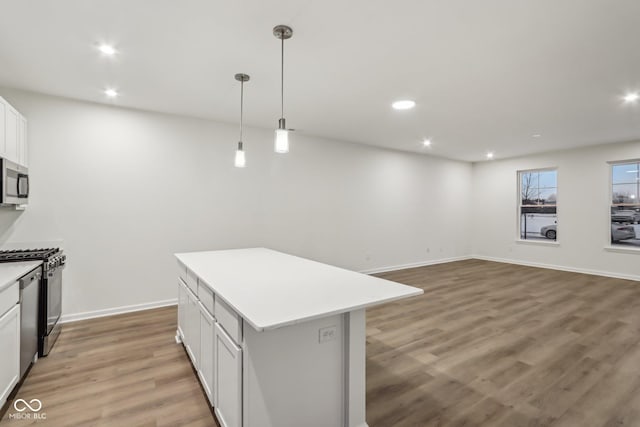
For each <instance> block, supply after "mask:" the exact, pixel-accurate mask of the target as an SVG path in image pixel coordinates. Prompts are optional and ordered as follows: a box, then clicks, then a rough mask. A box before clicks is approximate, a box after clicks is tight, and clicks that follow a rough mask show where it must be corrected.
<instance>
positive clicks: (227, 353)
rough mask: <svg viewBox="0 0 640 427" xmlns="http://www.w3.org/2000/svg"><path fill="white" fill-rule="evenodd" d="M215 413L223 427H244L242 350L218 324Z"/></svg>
mask: <svg viewBox="0 0 640 427" xmlns="http://www.w3.org/2000/svg"><path fill="white" fill-rule="evenodd" d="M215 350H216V352H215V357H214V362H215V366H216V369H215V372H214V379H215V384H216V387H215V392H214V395H215V396H214V397H215V399H216V400H215V406H216V409H215V412H216V415H217V416H218V421H220V424H221V426H222V427H242V349H240V348H239V347H238V346H237V345H235V344H234V343H233V341H232V340H231V338H229V336H228V335H227V333H226V332H225V331H224V330H223V329H222V328H221V327H220V325H219V324H218V323H216V344H215Z"/></svg>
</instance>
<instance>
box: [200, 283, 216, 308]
mask: <svg viewBox="0 0 640 427" xmlns="http://www.w3.org/2000/svg"><path fill="white" fill-rule="evenodd" d="M198 299H199V300H200V302H201V303H202V305H203V306H204V308H206V309H207V311H208V312H209V314H210V315H212V316H215V306H214V300H215V297H214V295H213V291H212V290H211V289H210V288H209V287H208V286H207V285H206V284H205V283H204V282H203V281H202V280H198Z"/></svg>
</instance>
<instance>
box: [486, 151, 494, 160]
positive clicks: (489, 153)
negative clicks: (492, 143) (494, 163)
mask: <svg viewBox="0 0 640 427" xmlns="http://www.w3.org/2000/svg"><path fill="white" fill-rule="evenodd" d="M487 159H493V151H489V152H488V153H487Z"/></svg>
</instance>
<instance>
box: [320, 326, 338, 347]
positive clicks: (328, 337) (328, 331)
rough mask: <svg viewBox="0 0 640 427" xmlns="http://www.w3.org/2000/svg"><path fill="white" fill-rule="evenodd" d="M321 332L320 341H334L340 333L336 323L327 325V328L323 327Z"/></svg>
mask: <svg viewBox="0 0 640 427" xmlns="http://www.w3.org/2000/svg"><path fill="white" fill-rule="evenodd" d="M319 332H320V333H319V336H320V338H319V341H320V343H323V342H327V341H333V340H335V339H336V336H337V335H338V328H337V327H336V326H335V325H333V326H327V327H326V328H321V329H320V330H319Z"/></svg>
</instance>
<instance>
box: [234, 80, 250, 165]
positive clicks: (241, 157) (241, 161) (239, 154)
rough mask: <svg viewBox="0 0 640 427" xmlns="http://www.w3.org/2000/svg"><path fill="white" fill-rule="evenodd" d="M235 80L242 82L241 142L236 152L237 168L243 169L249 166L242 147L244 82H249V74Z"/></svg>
mask: <svg viewBox="0 0 640 427" xmlns="http://www.w3.org/2000/svg"><path fill="white" fill-rule="evenodd" d="M234 77H235V79H236V80H238V81H239V82H240V140H239V141H238V149H237V150H236V158H235V162H234V164H235V167H237V168H243V167H245V166H246V165H247V159H246V157H245V153H244V147H243V146H242V113H243V108H244V82H248V81H249V78H250V77H249V75H248V74H242V73H238V74H236V75H235V76H234Z"/></svg>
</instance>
